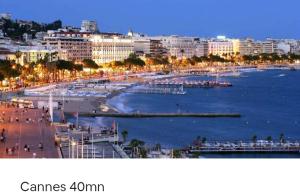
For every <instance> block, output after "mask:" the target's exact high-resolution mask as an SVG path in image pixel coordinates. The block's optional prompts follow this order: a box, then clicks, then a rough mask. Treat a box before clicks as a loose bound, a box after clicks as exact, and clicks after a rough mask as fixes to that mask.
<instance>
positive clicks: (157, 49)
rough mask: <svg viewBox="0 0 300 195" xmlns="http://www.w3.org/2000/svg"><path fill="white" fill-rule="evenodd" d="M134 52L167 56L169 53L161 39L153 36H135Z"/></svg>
mask: <svg viewBox="0 0 300 195" xmlns="http://www.w3.org/2000/svg"><path fill="white" fill-rule="evenodd" d="M132 39H133V44H134V52H135V53H136V54H138V55H150V56H165V55H167V54H168V51H167V49H166V48H164V47H163V44H162V43H161V40H158V39H152V38H151V37H133V38H132Z"/></svg>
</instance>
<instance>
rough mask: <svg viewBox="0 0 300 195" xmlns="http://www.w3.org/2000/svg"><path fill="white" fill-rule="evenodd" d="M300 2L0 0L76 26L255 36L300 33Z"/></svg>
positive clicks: (2, 6)
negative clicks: (88, 24)
mask: <svg viewBox="0 0 300 195" xmlns="http://www.w3.org/2000/svg"><path fill="white" fill-rule="evenodd" d="M299 7H300V1H299V0H111V1H108V0H107V1H104V0H0V12H10V13H11V14H13V17H14V18H19V19H29V20H36V21H39V22H51V21H53V20H56V19H61V20H62V21H63V24H64V25H75V26H80V22H81V20H83V19H90V20H96V21H97V22H98V25H99V27H100V30H101V31H111V32H121V33H126V32H127V31H128V29H129V28H132V29H133V30H134V31H135V32H142V33H145V34H149V35H163V34H165V35H166V34H177V35H192V36H200V37H212V36H216V35H227V36H229V37H238V38H243V37H254V38H256V39H264V38H266V37H273V38H300V16H299Z"/></svg>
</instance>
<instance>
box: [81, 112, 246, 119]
mask: <svg viewBox="0 0 300 195" xmlns="http://www.w3.org/2000/svg"><path fill="white" fill-rule="evenodd" d="M79 115H80V116H84V117H111V118H175V117H176V118H188V117H194V118H240V117H241V114H239V113H80V114H79Z"/></svg>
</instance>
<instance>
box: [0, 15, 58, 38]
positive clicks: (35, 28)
mask: <svg viewBox="0 0 300 195" xmlns="http://www.w3.org/2000/svg"><path fill="white" fill-rule="evenodd" d="M61 27H62V22H61V20H56V21H54V22H52V23H49V24H44V23H38V22H34V21H25V20H8V19H5V18H0V29H1V30H2V31H3V32H4V34H5V35H6V36H8V37H10V38H11V39H14V40H23V34H24V33H27V34H29V35H32V36H33V38H34V37H35V34H36V33H37V32H41V31H42V32H46V31H48V30H57V29H59V28H61Z"/></svg>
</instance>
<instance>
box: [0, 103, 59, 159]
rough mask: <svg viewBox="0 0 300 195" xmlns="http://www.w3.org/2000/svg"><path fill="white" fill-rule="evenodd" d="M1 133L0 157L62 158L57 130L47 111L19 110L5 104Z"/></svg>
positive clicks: (0, 115) (0, 117)
mask: <svg viewBox="0 0 300 195" xmlns="http://www.w3.org/2000/svg"><path fill="white" fill-rule="evenodd" d="M43 115H44V117H43ZM0 131H1V142H0V158H58V157H59V156H58V151H57V149H56V147H55V144H54V133H55V131H54V128H53V127H52V126H51V125H50V123H49V121H48V119H47V117H46V113H45V111H43V110H39V109H23V108H16V107H14V106H11V105H7V104H6V103H5V104H4V103H2V104H1V105H0ZM26 146H27V147H26Z"/></svg>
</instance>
